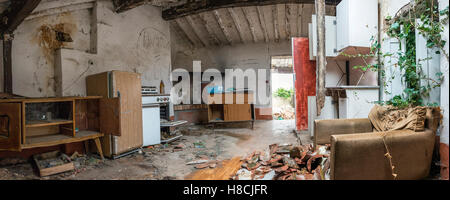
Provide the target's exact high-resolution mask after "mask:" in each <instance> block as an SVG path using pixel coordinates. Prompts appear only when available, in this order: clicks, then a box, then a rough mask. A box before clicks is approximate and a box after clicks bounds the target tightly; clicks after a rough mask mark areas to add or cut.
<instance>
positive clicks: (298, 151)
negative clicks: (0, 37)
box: [232, 144, 330, 180]
mask: <svg viewBox="0 0 450 200" xmlns="http://www.w3.org/2000/svg"><path fill="white" fill-rule="evenodd" d="M329 148H330V146H320V147H318V148H317V150H315V149H314V148H313V146H312V145H303V146H292V145H278V144H272V145H270V146H269V151H268V152H262V151H255V152H253V153H251V154H250V155H248V156H247V157H245V158H244V159H242V161H243V162H244V164H242V166H241V169H240V170H238V172H237V173H236V175H235V176H234V177H232V179H233V180H327V179H329V177H328V176H329V175H328V174H329V169H330V164H329V162H328V161H329V159H328V158H329Z"/></svg>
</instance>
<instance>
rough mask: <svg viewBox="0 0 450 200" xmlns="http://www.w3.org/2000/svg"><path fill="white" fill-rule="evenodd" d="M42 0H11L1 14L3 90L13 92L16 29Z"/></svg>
mask: <svg viewBox="0 0 450 200" xmlns="http://www.w3.org/2000/svg"><path fill="white" fill-rule="evenodd" d="M40 2H41V0H24V1H11V4H10V5H9V7H8V8H7V9H6V10H5V11H4V12H3V13H2V14H1V15H0V19H1V24H0V35H1V38H2V40H3V82H4V84H3V92H5V93H9V94H13V84H12V41H13V39H14V34H13V33H14V31H15V30H16V29H17V27H19V25H20V24H22V22H23V21H24V20H25V18H27V17H28V16H29V15H30V14H31V13H32V12H33V10H34V9H35V8H36V7H37V6H38V5H39V3H40Z"/></svg>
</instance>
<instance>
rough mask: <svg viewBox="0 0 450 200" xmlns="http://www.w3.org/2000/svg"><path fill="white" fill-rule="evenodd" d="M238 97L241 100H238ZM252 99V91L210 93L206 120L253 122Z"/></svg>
mask: <svg viewBox="0 0 450 200" xmlns="http://www.w3.org/2000/svg"><path fill="white" fill-rule="evenodd" d="M239 99H241V101H242V102H239ZM227 100H228V101H227ZM253 100H254V96H253V93H252V92H240V93H237V92H230V93H221V94H210V96H209V97H208V102H207V103H208V121H209V123H223V122H254V121H255V106H254V103H253ZM252 125H253V123H252Z"/></svg>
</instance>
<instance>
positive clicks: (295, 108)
mask: <svg viewBox="0 0 450 200" xmlns="http://www.w3.org/2000/svg"><path fill="white" fill-rule="evenodd" d="M293 45H294V40H292V39H291V54H290V55H289V54H274V55H270V67H269V69H270V90H271V93H270V98H271V103H272V115H271V116H272V118H273V114H274V113H273V92H274V91H273V89H274V88H273V78H272V77H273V76H272V74H273V73H272V61H273V59H272V58H273V57H277V56H279V57H281V56H290V57H291V59H292V68H291V70H292V74H293V82H292V89H293V91H294V120H295V124H297V101H295V99H296V98H295V94H297V93H296V91H295V78H296V77H295V70H294V54H293V53H294V52H293V50H294V47H293ZM294 130H297V128H296V127H295V128H294Z"/></svg>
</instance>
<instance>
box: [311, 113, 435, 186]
mask: <svg viewBox="0 0 450 200" xmlns="http://www.w3.org/2000/svg"><path fill="white" fill-rule="evenodd" d="M438 115H439V116H440V113H436V111H435V110H432V109H429V110H428V111H427V115H426V120H425V130H424V131H421V132H415V131H412V130H396V131H389V132H374V131H373V126H372V124H371V121H370V120H369V119H335V120H316V121H315V122H314V143H315V146H317V145H325V144H331V154H330V171H331V172H330V179H331V180H393V179H394V177H393V175H392V174H393V173H392V170H391V165H390V162H389V159H388V158H387V157H386V156H385V154H386V153H387V151H386V147H388V148H389V151H390V154H391V156H392V163H393V166H395V168H394V172H395V174H397V178H396V179H397V180H417V179H423V178H426V177H427V176H428V175H429V171H430V167H431V162H432V155H433V150H434V143H435V133H436V130H437V127H438V124H439V119H440V118H439V117H437V116H438ZM383 135H385V137H384V141H385V142H384V141H383ZM385 143H386V145H385Z"/></svg>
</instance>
